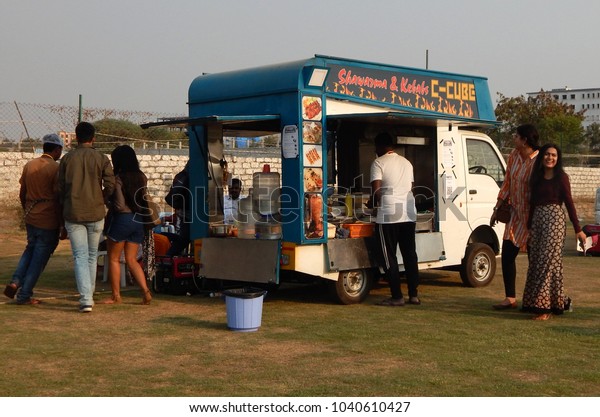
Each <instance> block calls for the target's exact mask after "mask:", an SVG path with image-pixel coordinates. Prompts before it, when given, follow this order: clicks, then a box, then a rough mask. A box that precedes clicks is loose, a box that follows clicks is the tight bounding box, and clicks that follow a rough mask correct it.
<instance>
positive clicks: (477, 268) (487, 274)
mask: <svg viewBox="0 0 600 417" xmlns="http://www.w3.org/2000/svg"><path fill="white" fill-rule="evenodd" d="M495 273H496V255H495V254H494V251H493V250H492V248H490V247H489V246H488V245H486V244H485V243H471V244H470V245H469V246H467V250H466V251H465V257H464V258H463V260H462V265H461V268H460V278H461V279H462V281H463V283H464V284H465V285H467V286H469V287H485V286H486V285H488V284H489V283H490V282H492V280H493V279H494V274H495Z"/></svg>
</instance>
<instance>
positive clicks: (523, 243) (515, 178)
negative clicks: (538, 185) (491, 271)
mask: <svg viewBox="0 0 600 417" xmlns="http://www.w3.org/2000/svg"><path fill="white" fill-rule="evenodd" d="M513 140H514V144H515V148H514V149H513V151H512V152H511V153H510V155H509V156H508V162H507V164H506V176H505V178H504V182H503V183H502V187H501V188H500V191H499V192H498V201H497V202H496V206H495V207H494V211H493V212H492V216H491V218H490V226H492V227H493V226H495V225H496V222H497V217H496V214H497V211H498V209H499V208H500V206H501V205H502V203H503V202H505V201H507V202H509V203H510V220H509V221H508V223H507V224H506V227H505V228H504V236H503V238H502V239H503V240H502V278H503V280H504V295H505V298H504V300H502V302H500V303H499V304H494V305H493V306H492V307H493V308H494V309H496V310H507V309H512V308H517V298H516V288H515V285H516V277H517V264H516V259H517V255H518V254H519V252H525V251H526V250H527V239H528V237H529V231H528V229H527V218H528V216H529V196H530V189H529V177H530V176H531V171H532V169H533V165H534V163H535V160H536V158H537V156H538V148H539V146H538V143H539V134H538V131H537V129H536V128H535V126H533V125H531V124H524V125H521V126H519V127H517V131H516V133H514V134H513Z"/></svg>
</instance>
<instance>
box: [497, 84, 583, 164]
mask: <svg viewBox="0 0 600 417" xmlns="http://www.w3.org/2000/svg"><path fill="white" fill-rule="evenodd" d="M498 96H499V99H498V105H497V106H496V118H497V119H498V121H499V122H501V123H502V124H501V125H500V126H498V127H496V128H494V129H493V130H492V131H491V132H490V136H491V137H492V138H493V139H494V141H495V142H496V143H497V144H498V146H499V147H500V148H501V149H502V148H505V149H506V148H512V147H513V143H512V134H513V133H514V132H515V129H516V128H517V126H519V125H521V124H525V123H531V124H533V125H535V126H536V127H537V129H538V132H539V133H540V141H541V142H542V143H546V142H554V143H556V144H558V145H559V146H561V148H562V150H563V152H564V153H575V152H579V151H580V146H581V144H582V143H583V141H584V139H585V137H584V132H583V128H582V127H581V122H582V121H583V118H584V116H583V111H578V112H575V110H574V109H573V107H572V106H569V105H568V104H565V103H562V102H560V101H558V100H557V99H555V98H554V97H552V95H551V94H549V93H546V92H544V91H543V90H541V91H540V92H539V94H538V95H537V96H536V97H527V98H525V97H524V96H519V97H505V96H504V95H502V94H500V93H498Z"/></svg>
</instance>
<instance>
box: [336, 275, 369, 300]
mask: <svg viewBox="0 0 600 417" xmlns="http://www.w3.org/2000/svg"><path fill="white" fill-rule="evenodd" d="M372 275H373V274H372V273H371V271H370V270H368V269H353V270H350V271H342V272H340V274H339V276H338V279H337V281H329V282H328V284H329V291H330V293H331V294H332V295H333V296H334V297H335V299H336V300H337V301H338V302H340V303H341V304H358V303H361V302H363V301H364V300H365V299H366V298H367V296H368V295H369V291H371V284H372V281H373V279H372Z"/></svg>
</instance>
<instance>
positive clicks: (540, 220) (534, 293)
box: [523, 204, 568, 314]
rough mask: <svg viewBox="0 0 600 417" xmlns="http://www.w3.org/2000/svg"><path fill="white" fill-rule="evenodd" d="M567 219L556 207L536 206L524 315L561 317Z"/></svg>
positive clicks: (563, 308)
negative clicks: (554, 315) (526, 312)
mask: <svg viewBox="0 0 600 417" xmlns="http://www.w3.org/2000/svg"><path fill="white" fill-rule="evenodd" d="M566 230H567V223H566V216H565V212H564V211H563V209H562V207H561V206H559V205H558V204H550V205H547V206H537V207H536V208H535V209H534V212H533V217H532V222H531V230H530V231H529V239H530V240H529V252H528V256H529V269H528V270H527V281H526V282H525V292H524V293H523V311H530V312H532V313H536V314H545V313H554V314H562V313H563V311H564V310H565V304H566V303H567V299H568V298H567V297H566V296H565V291H564V286H563V258H562V252H563V248H564V246H565V236H566Z"/></svg>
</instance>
